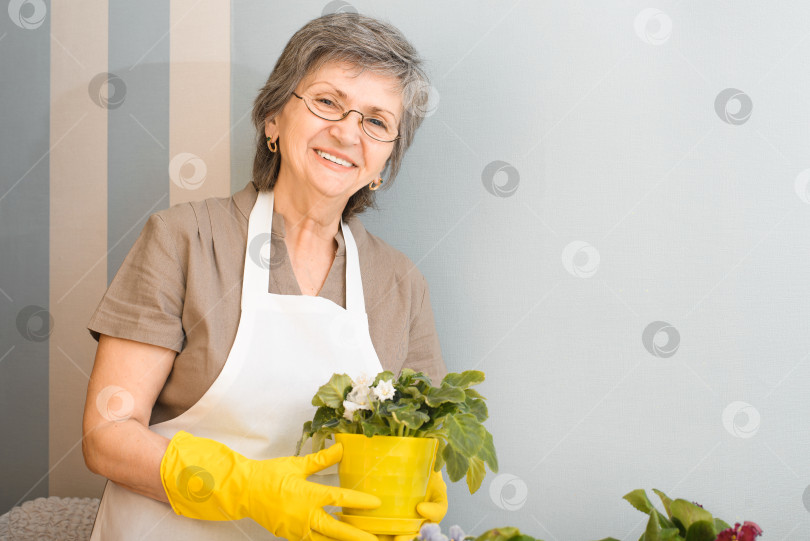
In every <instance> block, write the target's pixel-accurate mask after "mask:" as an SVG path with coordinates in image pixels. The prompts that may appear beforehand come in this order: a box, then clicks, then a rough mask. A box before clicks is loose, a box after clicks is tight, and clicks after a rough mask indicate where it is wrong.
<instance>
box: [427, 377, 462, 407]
mask: <svg viewBox="0 0 810 541" xmlns="http://www.w3.org/2000/svg"><path fill="white" fill-rule="evenodd" d="M466 398H467V395H465V394H464V390H463V389H458V388H456V387H451V386H449V385H447V384H446V383H444V382H442V386H441V387H431V388H430V389H428V391H427V394H425V402H426V403H427V405H428V406H431V407H436V406H438V405H440V404H443V403H445V402H452V403H454V404H457V403H459V402H464V400H465V399H466Z"/></svg>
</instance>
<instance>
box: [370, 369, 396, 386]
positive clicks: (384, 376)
mask: <svg viewBox="0 0 810 541" xmlns="http://www.w3.org/2000/svg"><path fill="white" fill-rule="evenodd" d="M396 379H397V377H396V376H395V375H394V373H393V372H391V371H390V370H385V371H384V372H380V373H379V374H377V377H376V378H374V383H372V384H371V386H372V387H376V386H377V384H378V383H379V382H381V381H388V380H391V381H392V382H396Z"/></svg>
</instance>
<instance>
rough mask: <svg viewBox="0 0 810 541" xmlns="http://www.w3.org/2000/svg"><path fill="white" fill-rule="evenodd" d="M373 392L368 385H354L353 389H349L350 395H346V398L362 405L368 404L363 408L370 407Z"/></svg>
mask: <svg viewBox="0 0 810 541" xmlns="http://www.w3.org/2000/svg"><path fill="white" fill-rule="evenodd" d="M370 393H371V389H369V388H368V385H358V386H356V387H354V388H353V389H352V390H351V391H349V394H348V396H346V400H348V401H349V402H354V403H355V404H359V405H361V406H366V407H365V408H363V409H369V408H368V406H369V394H370Z"/></svg>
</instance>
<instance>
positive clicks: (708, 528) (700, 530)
mask: <svg viewBox="0 0 810 541" xmlns="http://www.w3.org/2000/svg"><path fill="white" fill-rule="evenodd" d="M716 537H717V532H716V531H715V529H714V521H711V522H710V521H708V520H698V521H697V522H693V523H692V525H691V526H689V529H688V530H687V532H686V541H714V540H715V538H716Z"/></svg>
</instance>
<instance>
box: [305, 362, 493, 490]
mask: <svg viewBox="0 0 810 541" xmlns="http://www.w3.org/2000/svg"><path fill="white" fill-rule="evenodd" d="M482 381H484V373H483V372H480V371H477V370H466V371H464V372H462V373H460V374H458V373H450V374H447V375H446V376H445V377H444V379H442V381H441V384H440V385H439V386H438V387H434V386H433V385H432V384H431V381H430V378H429V377H428V376H427V375H425V374H423V373H422V372H415V371H413V370H410V369H407V368H406V369H403V370H402V372H401V373H400V375H399V378H396V376H394V374H393V373H392V372H389V371H385V372H380V373H379V374H377V376H376V377H375V378H374V379H373V380H371V379H370V378H368V377H365V376H363V377H360V378H358V379H357V380H356V381H352V379H351V378H350V377H349V376H347V375H346V374H334V375H332V377H331V378H330V380H329V382H328V383H326V384H325V385H323V386H321V388H320V389H318V392H317V393H316V394H315V396H314V397H313V398H312V405H313V406H316V407H317V408H318V409H317V411H316V412H315V416H314V417H313V419H312V421H307V422H306V423H304V429H303V434H302V436H301V439H300V440H299V441H298V445H297V447H296V451H295V454H296V455H297V454H300V452H301V446H302V445H303V444H304V442H305V441H307V440H308V439H309V438H312V450H313V451H319V450H321V449H323V448H324V446H325V444H326V440H327V439H331V438H332V435H333V434H365V435H366V436H368V437H372V436H375V435H381V436H402V437H414V438H436V439H438V440H439V446H438V451H437V453H436V462H435V465H434V469H435V470H436V471H439V470H440V469H441V468H442V466H444V465H445V464H446V465H447V475H448V477H449V478H450V480H451V481H453V482H456V481H458V480H460V479H461V478H462V477H464V476H465V475H466V476H467V486H468V487H469V489H470V493H471V494H472V493H474V492H475V491H476V490H478V489H479V488H480V486H481V483H482V481H483V480H484V476H485V475H486V471H485V468H484V465H485V464H486V465H488V466H489V469H490V470H492V471H493V472H497V471H498V459H497V457H496V455H495V444H494V442H493V440H492V434H490V433H489V431H487V429H486V428H484V425H483V424H482V423H483V422H484V421H485V420H486V419H487V417H488V416H489V412H488V410H487V405H486V402H485V398H484V397H483V396H481V394H480V393H478V392H477V391H476V390H474V389H471V388H470V387H472V386H473V385H477V384H479V383H481V382H482Z"/></svg>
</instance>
